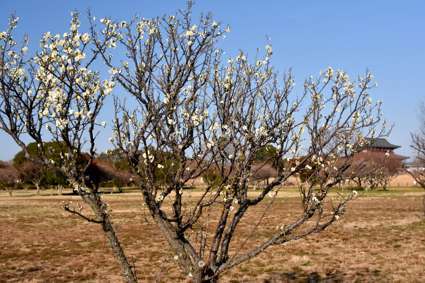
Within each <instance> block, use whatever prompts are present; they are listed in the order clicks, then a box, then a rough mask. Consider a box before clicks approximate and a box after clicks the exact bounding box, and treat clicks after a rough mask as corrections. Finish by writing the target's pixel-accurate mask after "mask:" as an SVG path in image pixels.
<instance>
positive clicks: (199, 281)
mask: <svg viewBox="0 0 425 283" xmlns="http://www.w3.org/2000/svg"><path fill="white" fill-rule="evenodd" d="M206 278H207V279H206ZM193 282H196V283H216V282H218V276H214V277H213V278H209V276H208V275H207V272H206V270H205V269H204V270H200V271H199V272H198V273H195V274H193Z"/></svg>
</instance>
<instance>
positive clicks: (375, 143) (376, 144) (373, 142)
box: [366, 138, 400, 149]
mask: <svg viewBox="0 0 425 283" xmlns="http://www.w3.org/2000/svg"><path fill="white" fill-rule="evenodd" d="M366 140H367V143H368V145H367V147H369V148H370V147H372V148H387V149H396V148H399V147H400V146H399V145H395V144H391V143H389V142H388V141H387V140H386V139H384V138H367V139H366Z"/></svg>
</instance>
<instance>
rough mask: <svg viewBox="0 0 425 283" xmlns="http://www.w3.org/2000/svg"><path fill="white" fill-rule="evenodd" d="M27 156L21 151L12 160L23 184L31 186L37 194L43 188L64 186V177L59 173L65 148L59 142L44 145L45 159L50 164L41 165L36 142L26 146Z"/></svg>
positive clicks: (41, 161)
mask: <svg viewBox="0 0 425 283" xmlns="http://www.w3.org/2000/svg"><path fill="white" fill-rule="evenodd" d="M26 148H27V154H28V157H27V156H26V153H25V152H24V151H23V150H21V151H19V152H18V153H17V154H16V155H15V156H14V158H13V165H14V166H15V167H16V168H17V169H18V172H19V176H20V179H21V180H22V182H23V183H26V184H33V185H34V186H35V187H36V190H37V194H39V193H40V189H41V187H43V186H58V185H59V186H65V185H66V184H67V180H66V176H65V175H64V174H63V173H62V172H61V171H60V166H61V164H62V160H63V156H64V154H65V152H66V147H65V145H64V144H63V143H61V142H46V143H45V144H44V150H45V158H47V159H48V160H49V161H50V163H49V164H43V160H42V159H43V157H42V156H41V154H40V149H39V145H38V144H37V143H36V142H33V143H30V144H28V145H27V147H26Z"/></svg>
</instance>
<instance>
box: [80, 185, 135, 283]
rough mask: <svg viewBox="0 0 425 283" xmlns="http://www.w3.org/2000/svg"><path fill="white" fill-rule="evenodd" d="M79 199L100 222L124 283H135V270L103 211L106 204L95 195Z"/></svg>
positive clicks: (107, 215)
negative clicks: (90, 209) (87, 205)
mask: <svg viewBox="0 0 425 283" xmlns="http://www.w3.org/2000/svg"><path fill="white" fill-rule="evenodd" d="M81 197H82V198H83V200H84V201H85V202H86V203H88V204H89V205H90V207H91V208H92V210H93V212H94V213H95V215H96V217H97V219H98V220H99V221H100V224H101V226H102V229H103V232H104V233H105V235H106V238H107V239H108V241H109V244H110V246H111V248H112V252H113V254H114V256H115V258H116V259H117V261H118V263H119V265H120V267H121V271H122V276H123V279H124V281H125V282H127V283H136V282H137V276H136V273H135V270H134V269H133V267H132V265H131V264H130V262H129V261H128V258H127V256H126V255H125V253H124V250H123V248H122V246H121V243H120V241H119V240H118V237H117V235H116V232H115V229H114V227H113V225H112V222H111V220H110V218H109V214H108V213H107V212H106V209H105V206H106V204H105V203H104V202H103V201H102V200H101V199H100V197H99V196H98V195H97V194H95V193H93V194H91V195H90V196H81Z"/></svg>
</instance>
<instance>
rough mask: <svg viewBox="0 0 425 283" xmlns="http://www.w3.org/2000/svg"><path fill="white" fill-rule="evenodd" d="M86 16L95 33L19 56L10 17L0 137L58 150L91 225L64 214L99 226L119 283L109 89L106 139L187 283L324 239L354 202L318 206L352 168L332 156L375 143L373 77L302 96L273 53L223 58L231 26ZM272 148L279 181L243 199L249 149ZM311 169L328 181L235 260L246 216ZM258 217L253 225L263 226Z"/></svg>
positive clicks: (53, 40)
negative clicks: (101, 138)
mask: <svg viewBox="0 0 425 283" xmlns="http://www.w3.org/2000/svg"><path fill="white" fill-rule="evenodd" d="M89 19H90V23H91V31H90V34H88V33H83V34H80V32H79V20H78V15H77V14H76V13H74V14H73V16H72V21H71V25H70V31H69V32H67V33H65V34H64V35H51V34H50V33H46V34H45V35H44V36H43V38H42V40H41V42H40V43H41V50H40V51H39V52H38V53H37V54H36V55H35V56H34V57H30V58H29V59H26V58H27V57H26V56H25V53H26V52H27V47H26V42H24V43H23V46H18V45H17V43H16V42H15V40H14V39H13V36H12V33H13V30H14V29H15V27H16V24H17V18H16V17H12V18H11V20H10V24H9V29H8V30H7V31H5V32H2V33H0V42H1V43H0V44H1V49H0V58H1V61H0V62H1V63H0V83H1V84H0V88H1V90H0V128H1V129H2V130H3V131H4V132H5V133H7V134H8V135H10V136H11V137H12V138H13V139H14V140H15V142H16V143H17V144H18V145H19V146H20V147H21V148H22V149H23V150H24V151H26V143H25V141H26V140H27V139H31V140H33V141H35V142H37V144H38V145H39V146H38V148H39V151H40V156H42V157H46V156H47V155H46V153H45V152H44V151H45V146H44V145H45V144H46V142H47V140H53V141H57V142H61V143H62V142H63V143H64V144H65V150H64V152H63V153H62V154H63V155H62V156H63V159H62V161H61V164H60V168H61V170H62V171H63V172H64V173H65V174H66V176H67V178H68V181H69V183H70V184H71V186H72V187H73V189H74V190H76V191H77V192H78V194H79V195H80V196H81V198H82V200H83V201H84V203H86V204H87V206H88V207H90V209H91V210H92V212H93V213H94V217H92V216H90V215H87V214H83V213H82V211H81V210H78V209H77V208H74V207H72V206H71V205H66V206H65V209H66V210H67V211H69V212H71V213H73V214H75V215H78V216H80V217H82V218H84V219H85V220H87V221H90V222H93V223H97V224H100V225H101V227H102V229H103V231H104V233H105V235H106V237H107V239H108V240H109V242H110V244H111V248H112V250H113V252H114V255H115V257H116V259H117V260H118V262H119V264H120V266H121V268H122V273H123V278H124V280H125V281H127V282H136V281H137V278H136V273H135V270H134V269H133V268H132V266H131V264H130V263H129V260H128V258H127V257H126V256H125V253H124V250H123V248H122V247H121V244H120V242H119V239H118V235H117V234H116V233H115V230H114V227H113V225H112V222H111V217H110V213H109V212H108V209H107V204H106V203H105V201H104V200H103V199H102V198H101V195H100V194H99V186H98V184H99V182H98V173H96V172H97V171H96V170H93V168H96V167H93V166H94V163H95V158H96V137H97V133H98V131H99V130H100V129H102V127H104V123H103V122H102V121H99V113H100V111H101V109H102V108H103V106H104V102H105V99H106V98H107V96H108V94H110V93H111V92H112V90H113V87H114V85H115V83H117V84H119V85H120V86H121V88H122V91H121V95H120V97H117V98H116V99H115V118H114V121H113V127H114V136H113V137H112V139H111V142H112V143H113V144H114V146H115V147H116V148H117V149H118V150H119V151H120V152H121V153H122V154H123V155H124V156H125V157H126V158H127V160H128V163H129V165H130V167H131V168H132V170H133V173H134V174H137V175H138V186H139V187H140V190H141V192H142V194H143V197H144V202H145V204H146V207H147V209H148V210H149V212H150V214H151V215H152V217H153V219H154V220H155V222H156V223H157V225H158V231H159V232H160V233H161V234H162V235H163V236H164V237H165V238H166V240H167V241H168V242H169V244H170V247H171V249H172V250H173V253H174V254H175V256H174V258H175V259H176V261H177V262H178V264H179V265H180V267H181V269H182V270H183V271H184V272H185V274H187V275H188V276H191V277H193V280H194V281H196V282H208V281H209V282H214V281H217V280H218V278H219V276H220V275H221V274H222V273H223V272H225V271H226V270H229V269H230V268H233V267H234V266H236V265H238V264H241V263H243V262H245V261H247V260H249V259H251V258H253V257H255V256H257V255H259V254H260V253H262V252H264V251H266V250H267V249H270V248H271V247H273V246H275V245H280V244H284V243H287V242H289V241H293V240H298V239H301V238H304V237H306V236H308V235H310V234H313V233H318V232H320V231H322V230H324V229H325V228H326V227H328V226H329V225H331V224H332V223H333V222H334V221H336V220H337V219H338V218H339V217H340V216H341V215H342V214H343V213H344V211H345V206H346V204H347V202H348V201H349V200H351V199H352V198H353V197H354V196H355V193H348V194H346V195H340V196H339V197H338V198H337V199H334V200H333V201H332V203H330V202H327V201H326V200H327V196H328V193H329V191H330V190H331V189H332V187H333V186H335V185H337V184H338V183H340V182H341V181H342V180H343V179H344V172H345V171H346V170H347V168H348V167H349V164H348V163H344V164H341V163H337V162H336V160H340V158H341V157H346V156H350V155H352V154H353V152H354V151H355V149H356V148H358V147H359V145H360V144H362V143H363V142H364V139H363V137H365V136H372V137H373V136H375V137H377V136H381V135H382V134H383V132H382V129H381V127H380V122H381V112H380V103H379V102H378V103H372V101H371V99H370V96H369V91H370V90H371V89H372V88H373V86H374V82H373V77H372V75H371V74H370V73H369V72H366V74H365V75H364V76H361V77H359V78H358V79H357V80H351V79H350V78H349V76H348V75H347V74H346V73H345V72H343V71H340V70H337V71H335V70H333V69H332V68H330V67H329V68H327V69H326V70H325V71H324V72H322V73H321V74H320V75H319V76H318V77H317V78H315V77H311V78H309V79H307V80H306V81H305V82H304V87H303V90H302V92H301V93H300V94H299V95H298V96H297V95H295V94H294V78H293V76H292V74H291V73H290V72H288V73H286V74H285V75H284V76H282V78H280V77H279V75H278V74H277V72H276V71H275V70H274V69H273V68H272V66H271V57H272V53H273V50H272V46H271V45H269V44H268V45H267V46H266V48H265V51H264V52H263V51H258V54H257V55H256V57H255V58H254V60H248V56H247V54H245V53H243V52H242V51H241V52H239V54H238V55H237V56H236V57H230V56H225V54H224V52H223V51H222V50H220V49H219V48H218V47H217V42H218V41H219V39H220V38H222V37H224V36H225V35H226V34H227V33H228V32H229V31H230V30H229V28H223V27H221V25H220V24H219V23H218V22H216V21H214V20H213V19H212V17H211V16H210V15H207V16H203V17H201V19H200V20H199V22H198V23H197V24H194V23H193V22H192V18H191V9H190V4H189V8H188V9H187V10H185V11H180V12H178V13H177V14H176V15H172V16H164V17H161V18H155V19H139V18H134V19H132V20H131V21H129V22H126V21H119V22H117V21H113V20H111V19H107V18H104V19H100V21H97V20H96V19H94V18H93V17H91V16H90V17H89ZM99 22H100V24H99ZM99 25H100V26H101V27H100V28H99ZM117 54H124V55H125V57H126V58H123V57H122V56H121V57H120V56H117ZM117 57H118V58H117ZM98 58H102V59H103V62H104V64H105V65H106V66H107V67H108V68H109V72H110V74H111V76H112V78H111V79H106V80H102V79H101V75H100V73H99V72H96V71H95V70H93V63H94V62H96V61H97V59H98ZM269 145H271V146H273V147H275V148H276V149H277V150H276V152H275V154H274V155H273V156H272V157H270V160H269V161H270V163H271V164H280V166H277V168H276V171H277V172H276V177H275V178H274V180H273V181H271V182H270V183H269V184H267V185H266V186H264V187H263V188H261V189H260V190H259V191H258V193H257V194H256V195H254V196H252V195H248V189H249V179H250V178H251V177H252V174H251V173H252V170H251V169H252V167H253V166H254V162H255V156H256V153H257V152H259V151H260V150H261V149H262V148H264V147H265V146H269ZM163 156H170V157H172V158H173V160H172V161H171V162H169V160H164V158H163ZM28 157H29V156H28ZM287 160H297V162H296V163H295V164H292V163H291V162H285V161H287ZM41 162H42V163H43V164H48V163H50V162H51V161H50V160H48V159H47V158H44V159H42V161H41ZM310 164H315V165H316V166H314V168H315V170H317V171H320V174H322V175H323V176H324V177H322V178H320V181H319V182H314V183H313V182H308V181H307V182H303V183H302V184H301V185H300V187H299V191H300V195H301V198H300V201H301V205H302V208H303V211H302V213H300V214H299V216H298V217H297V219H295V220H293V219H292V220H289V219H285V218H282V223H281V226H280V229H279V230H277V231H270V232H271V236H270V237H268V239H266V240H265V241H263V242H261V243H259V244H257V245H255V246H251V247H245V248H243V249H242V248H241V249H239V250H238V252H237V253H232V252H231V250H232V248H233V249H235V248H237V247H238V243H237V241H235V233H236V231H237V229H238V227H239V225H240V223H241V221H242V220H243V219H244V217H245V216H246V213H247V211H250V210H252V209H253V208H254V207H255V206H257V205H260V204H262V203H266V202H267V198H269V197H271V198H275V197H276V195H277V192H278V191H279V190H281V186H280V185H281V184H282V183H283V182H285V181H286V180H288V178H289V177H291V176H295V175H297V174H300V173H302V171H303V170H311V169H312V167H311V165H310ZM56 166H58V165H56ZM166 166H167V167H166ZM165 168H167V169H168V170H164V169H165ZM211 168H214V169H215V170H216V171H217V172H219V176H220V178H219V180H218V182H213V183H212V184H211V185H209V186H207V188H205V189H204V190H203V191H202V193H201V196H200V197H199V198H197V199H191V198H188V197H186V191H185V190H183V188H184V187H185V185H186V184H187V183H188V182H190V180H192V179H194V178H197V177H200V176H202V175H203V174H204V173H206V172H208V170H210V169H211ZM164 174H165V176H164ZM313 175H314V173H313V174H312V176H313ZM164 180H165V182H164ZM212 210H218V211H220V213H219V215H218V218H217V219H214V221H212V220H211V219H210V221H209V222H206V220H205V217H202V216H203V215H205V214H206V213H207V214H208V212H210V211H212ZM267 213H269V214H270V213H272V211H271V210H269V211H267ZM263 216H264V215H263ZM263 216H261V215H259V216H258V218H257V219H254V220H253V221H255V222H258V223H261V218H262V217H263ZM312 220H314V221H312ZM211 223H214V224H213V225H212V224H211ZM211 225H212V226H211ZM254 232H255V231H253V232H252V233H254Z"/></svg>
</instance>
